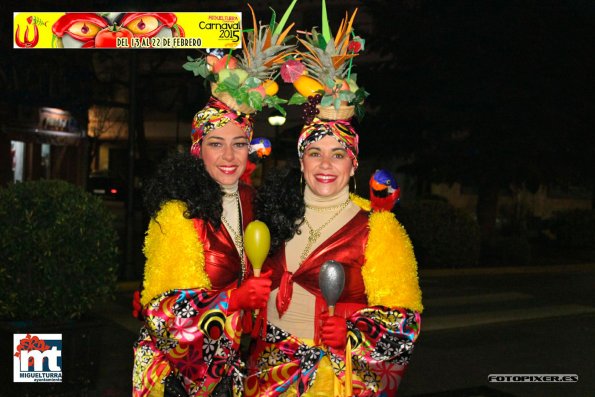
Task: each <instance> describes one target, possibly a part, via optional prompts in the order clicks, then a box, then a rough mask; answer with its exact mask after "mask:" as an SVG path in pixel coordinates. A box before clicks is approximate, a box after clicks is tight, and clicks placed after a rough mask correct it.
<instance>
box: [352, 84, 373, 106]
mask: <svg viewBox="0 0 595 397" xmlns="http://www.w3.org/2000/svg"><path fill="white" fill-rule="evenodd" d="M369 95H370V93H369V92H367V91H366V90H364V89H363V88H361V87H360V88H358V89H357V91H355V98H353V103H362V102H363V101H364V99H366V98H367V97H368V96H369Z"/></svg>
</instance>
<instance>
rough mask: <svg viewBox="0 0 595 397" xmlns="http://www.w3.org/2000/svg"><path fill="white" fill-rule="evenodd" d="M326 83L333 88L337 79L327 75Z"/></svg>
mask: <svg viewBox="0 0 595 397" xmlns="http://www.w3.org/2000/svg"><path fill="white" fill-rule="evenodd" d="M324 84H326V86H327V87H329V88H333V87H334V86H335V80H333V79H331V78H330V77H327V79H326V82H325V83H324Z"/></svg>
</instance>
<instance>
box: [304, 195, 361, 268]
mask: <svg viewBox="0 0 595 397" xmlns="http://www.w3.org/2000/svg"><path fill="white" fill-rule="evenodd" d="M349 202H350V200H349V199H347V200H346V201H345V202H344V203H342V204H340V205H338V206H337V209H338V211H337V212H335V213H334V214H333V215H332V216H331V217H330V218H329V219H327V221H326V222H324V223H323V224H322V225H321V226H319V227H318V228H316V229H314V228H313V227H312V225H311V224H310V222H308V218H306V217H305V216H304V223H305V224H306V226H308V241H307V242H306V246H305V247H304V250H303V251H302V255H300V264H301V263H302V262H304V261H305V260H306V258H307V257H308V255H309V253H310V249H312V245H314V243H315V242H316V240H318V239H319V238H320V234H321V232H322V229H324V228H325V227H327V226H328V225H329V224H330V223H331V222H332V221H333V220H334V219H335V218H336V217H338V216H339V214H340V213H341V212H343V210H344V209H345V208H347V206H348V205H349Z"/></svg>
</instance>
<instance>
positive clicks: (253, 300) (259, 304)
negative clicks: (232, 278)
mask: <svg viewBox="0 0 595 397" xmlns="http://www.w3.org/2000/svg"><path fill="white" fill-rule="evenodd" d="M270 293H271V279H270V278H267V277H250V278H249V279H247V280H246V281H244V282H243V283H242V285H241V286H240V287H239V288H238V289H236V290H233V291H232V292H231V296H230V298H229V311H237V310H239V309H243V310H256V309H263V308H264V307H266V304H267V301H268V300H269V294H270Z"/></svg>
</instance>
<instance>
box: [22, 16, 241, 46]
mask: <svg viewBox="0 0 595 397" xmlns="http://www.w3.org/2000/svg"><path fill="white" fill-rule="evenodd" d="M241 35H242V13H241V12H175V13H174V12H34V11H32V12H15V13H14V15H13V38H14V41H13V47H14V48H29V49H31V48H126V49H131V48H172V49H173V48H226V49H234V48H241V47H242V40H241Z"/></svg>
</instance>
